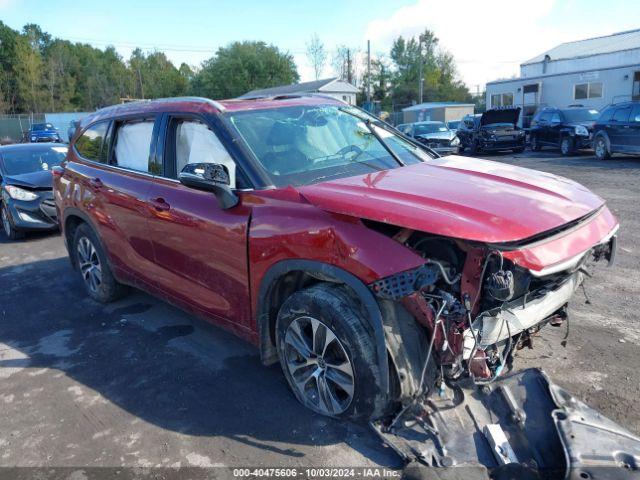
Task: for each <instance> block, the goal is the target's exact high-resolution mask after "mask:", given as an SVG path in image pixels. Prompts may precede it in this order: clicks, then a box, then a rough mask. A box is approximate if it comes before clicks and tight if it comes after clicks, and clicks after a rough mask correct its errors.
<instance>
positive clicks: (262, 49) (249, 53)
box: [191, 41, 300, 99]
mask: <svg viewBox="0 0 640 480" xmlns="http://www.w3.org/2000/svg"><path fill="white" fill-rule="evenodd" d="M299 78H300V77H299V75H298V71H297V70H296V65H295V63H294V61H293V57H292V56H291V55H290V54H288V53H283V52H281V51H280V50H279V49H278V48H277V47H275V46H273V45H267V44H266V43H264V42H254V41H244V42H234V43H232V44H230V45H228V46H226V47H221V48H219V49H218V51H217V52H216V54H215V56H213V57H212V58H210V59H209V60H207V61H205V62H204V63H203V64H202V68H201V69H200V71H199V72H198V73H196V74H195V76H194V77H193V81H192V82H191V92H192V93H193V94H195V95H200V96H204V97H209V98H214V99H221V98H232V97H237V96H239V95H242V94H243V93H246V92H248V91H250V90H255V89H257V88H267V87H274V86H277V85H284V84H291V83H295V82H297V81H298V80H299Z"/></svg>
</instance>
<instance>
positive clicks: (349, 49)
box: [347, 48, 353, 83]
mask: <svg viewBox="0 0 640 480" xmlns="http://www.w3.org/2000/svg"><path fill="white" fill-rule="evenodd" d="M352 80H353V79H352V78H351V48H347V82H349V83H353V81H352Z"/></svg>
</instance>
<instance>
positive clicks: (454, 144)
mask: <svg viewBox="0 0 640 480" xmlns="http://www.w3.org/2000/svg"><path fill="white" fill-rule="evenodd" d="M458 145H460V139H459V138H458V137H453V140H451V146H452V147H457V146H458Z"/></svg>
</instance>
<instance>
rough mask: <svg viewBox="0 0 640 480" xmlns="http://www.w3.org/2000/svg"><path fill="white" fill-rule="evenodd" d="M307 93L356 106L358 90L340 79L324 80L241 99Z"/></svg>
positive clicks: (265, 91)
mask: <svg viewBox="0 0 640 480" xmlns="http://www.w3.org/2000/svg"><path fill="white" fill-rule="evenodd" d="M305 93H321V94H323V95H329V96H331V97H334V98H337V99H338V100H343V101H345V102H347V103H348V104H349V105H355V104H356V93H358V89H357V88H356V87H354V86H353V85H351V84H350V83H348V82H345V81H344V80H340V79H339V78H325V79H324V80H315V81H313V82H303V83H294V84H291V85H281V86H278V87H271V88H262V89H259V90H251V91H250V92H247V93H245V94H244V95H242V96H241V97H239V98H256V97H273V96H277V95H296V94H298V95H299V94H305Z"/></svg>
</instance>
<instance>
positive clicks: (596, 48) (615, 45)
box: [486, 29, 640, 127]
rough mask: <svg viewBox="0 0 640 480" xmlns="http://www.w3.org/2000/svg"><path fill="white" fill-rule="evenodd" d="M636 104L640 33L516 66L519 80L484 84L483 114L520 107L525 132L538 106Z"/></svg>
mask: <svg viewBox="0 0 640 480" xmlns="http://www.w3.org/2000/svg"><path fill="white" fill-rule="evenodd" d="M631 99H634V100H635V99H638V100H640V29H637V30H630V31H627V32H620V33H614V34H613V35H608V36H605V37H596V38H589V39H586V40H579V41H576V42H567V43H563V44H561V45H558V46H557V47H555V48H552V49H551V50H549V51H547V52H544V53H541V54H540V55H538V56H536V57H534V58H532V59H530V60H527V61H526V62H524V63H522V64H521V65H520V77H519V78H513V79H508V80H495V81H493V82H489V83H487V99H486V101H487V108H493V107H502V106H509V105H515V106H520V107H522V114H521V117H520V122H521V124H524V126H525V127H526V126H528V124H529V121H530V120H531V117H533V115H534V114H535V112H536V110H537V109H538V108H539V107H540V106H554V107H559V108H562V107H567V106H569V105H584V106H587V107H594V108H597V109H602V108H603V107H604V106H606V105H609V104H611V103H616V102H621V101H625V100H631Z"/></svg>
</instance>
